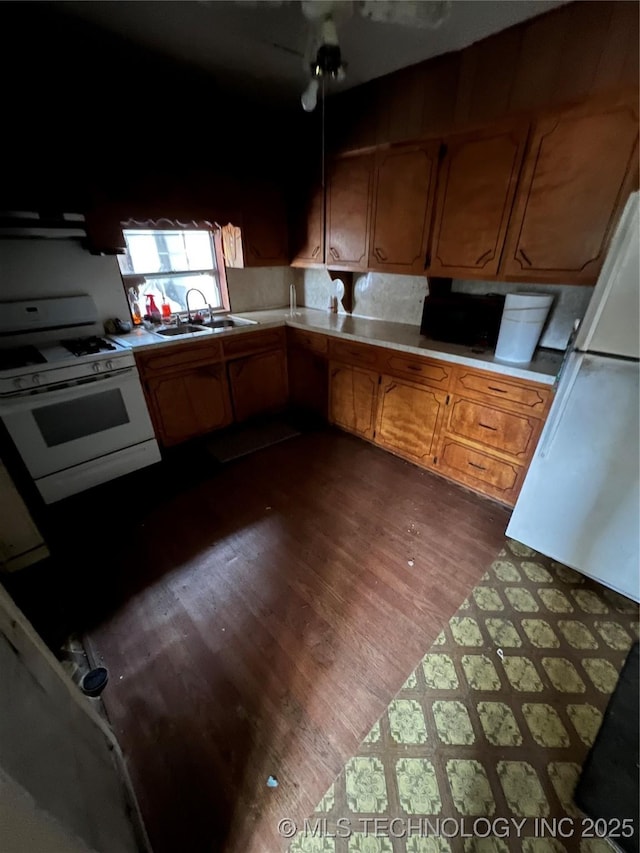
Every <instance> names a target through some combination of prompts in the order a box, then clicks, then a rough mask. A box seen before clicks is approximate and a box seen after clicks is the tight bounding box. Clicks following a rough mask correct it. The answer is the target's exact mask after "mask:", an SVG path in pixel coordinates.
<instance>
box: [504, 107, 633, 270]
mask: <svg viewBox="0 0 640 853" xmlns="http://www.w3.org/2000/svg"><path fill="white" fill-rule="evenodd" d="M637 145H638V109H637V106H636V105H635V104H634V103H633V102H631V101H628V102H625V101H621V102H620V101H619V102H611V103H610V104H609V105H607V106H604V105H602V104H601V105H600V106H599V107H598V108H595V107H594V106H593V105H590V106H589V105H587V106H586V107H582V108H580V109H574V110H570V111H566V112H564V113H559V114H555V115H551V116H548V117H546V118H543V119H541V120H540V121H539V122H538V123H537V125H536V126H535V128H534V132H533V135H532V138H531V142H530V145H529V150H528V152H527V156H526V159H525V164H524V167H523V172H522V178H521V180H520V185H519V187H518V192H517V195H516V200H515V204H514V210H513V214H512V216H511V221H510V223H509V231H508V234H507V242H506V246H505V252H504V255H503V260H502V265H501V268H500V272H501V274H502V275H501V277H503V278H505V279H506V280H511V281H530V282H545V281H549V282H557V283H560V284H562V283H569V284H571V283H574V284H594V283H595V281H596V279H597V277H598V273H599V272H600V268H601V266H602V262H603V260H604V257H605V254H606V250H607V246H608V243H609V240H610V237H611V233H612V230H613V228H614V226H615V224H616V221H617V219H618V216H619V214H620V212H621V210H622V207H623V206H624V203H625V202H626V199H627V197H628V195H629V193H630V192H631V190H632V189H633V186H634V185H635V184H636V182H637V165H636V160H637Z"/></svg>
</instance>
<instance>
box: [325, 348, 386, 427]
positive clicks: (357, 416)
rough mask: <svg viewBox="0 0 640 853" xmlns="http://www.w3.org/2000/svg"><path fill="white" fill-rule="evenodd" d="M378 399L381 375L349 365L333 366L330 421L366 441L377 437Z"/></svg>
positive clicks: (330, 390)
mask: <svg viewBox="0 0 640 853" xmlns="http://www.w3.org/2000/svg"><path fill="white" fill-rule="evenodd" d="M377 396H378V374H377V373H374V372H373V371H371V370H361V369H360V368H359V367H350V366H349V365H342V364H332V365H331V375H330V381H329V420H330V421H331V422H332V423H334V424H336V425H337V426H339V427H342V428H343V429H346V430H348V431H349V432H354V433H355V434H356V435H359V436H361V437H362V438H369V439H371V438H373V435H374V432H375V424H376V399H377Z"/></svg>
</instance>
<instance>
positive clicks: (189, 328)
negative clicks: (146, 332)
mask: <svg viewBox="0 0 640 853" xmlns="http://www.w3.org/2000/svg"><path fill="white" fill-rule="evenodd" d="M206 331H207V330H206V329H205V328H204V326H193V325H192V324H191V323H183V324H182V325H181V326H168V327H167V328H166V329H157V330H155V333H156V335H162V337H163V338H174V337H176V336H177V335H190V334H191V333H192V332H206Z"/></svg>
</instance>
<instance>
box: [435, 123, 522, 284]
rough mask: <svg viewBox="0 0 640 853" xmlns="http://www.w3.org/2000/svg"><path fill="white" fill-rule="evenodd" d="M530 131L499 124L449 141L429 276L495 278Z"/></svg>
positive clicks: (519, 126) (446, 147) (439, 185)
mask: <svg viewBox="0 0 640 853" xmlns="http://www.w3.org/2000/svg"><path fill="white" fill-rule="evenodd" d="M527 130H528V127H527V126H526V125H523V124H514V123H508V124H504V123H503V124H501V125H497V126H495V127H492V128H491V129H486V130H482V131H476V132H473V133H468V134H462V135H460V136H455V137H453V138H452V139H450V140H449V141H448V142H447V144H446V146H445V148H444V150H445V152H446V153H445V155H444V158H443V161H442V165H441V170H440V175H439V180H438V193H437V197H436V212H435V220H434V228H433V237H432V241H431V251H430V263H429V271H430V273H431V275H434V276H443V277H456V278H466V277H470V278H495V276H496V274H497V272H498V266H499V264H500V257H501V254H502V249H503V246H504V240H505V236H506V233H507V224H508V221H509V214H510V212H511V206H512V203H513V197H514V194H515V191H516V185H517V181H518V175H519V172H520V167H521V164H522V157H523V154H524V147H525V142H526V136H527Z"/></svg>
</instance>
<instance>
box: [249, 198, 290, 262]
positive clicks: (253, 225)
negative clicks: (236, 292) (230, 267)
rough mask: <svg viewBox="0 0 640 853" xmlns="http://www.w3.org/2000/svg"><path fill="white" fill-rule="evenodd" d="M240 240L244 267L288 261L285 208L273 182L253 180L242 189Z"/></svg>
mask: <svg viewBox="0 0 640 853" xmlns="http://www.w3.org/2000/svg"><path fill="white" fill-rule="evenodd" d="M242 243H243V251H244V266H246V267H273V266H284V265H286V264H288V263H289V248H288V235H287V216H286V208H285V203H284V198H283V195H282V193H281V192H280V190H279V189H278V188H277V187H276V186H275V185H272V184H261V183H256V184H255V185H252V187H251V188H250V189H248V190H247V191H245V201H244V204H243V208H242Z"/></svg>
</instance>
